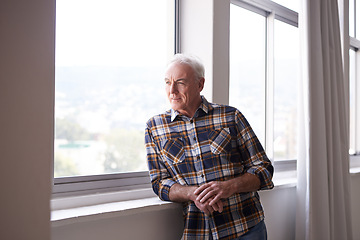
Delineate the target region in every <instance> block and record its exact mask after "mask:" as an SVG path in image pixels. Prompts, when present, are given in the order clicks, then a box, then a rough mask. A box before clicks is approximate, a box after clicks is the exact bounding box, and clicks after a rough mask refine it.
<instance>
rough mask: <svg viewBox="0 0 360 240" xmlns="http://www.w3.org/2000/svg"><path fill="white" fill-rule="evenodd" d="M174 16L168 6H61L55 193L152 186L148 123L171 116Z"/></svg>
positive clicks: (67, 2) (163, 1) (64, 1)
mask: <svg viewBox="0 0 360 240" xmlns="http://www.w3.org/2000/svg"><path fill="white" fill-rule="evenodd" d="M174 13H175V11H174V1H168V0H152V1H148V0H139V1H125V0H123V1H118V0H90V1H88V0H58V1H57V2H56V66H55V67H56V71H55V72H56V76H55V88H56V90H55V91H56V95H55V128H56V129H55V153H54V155H55V159H54V176H55V178H56V179H55V191H56V188H57V187H60V186H64V184H66V183H69V182H72V183H75V182H76V183H80V182H88V181H91V180H94V181H96V182H97V183H100V182H101V181H102V180H104V179H108V180H109V179H110V180H114V179H118V178H121V179H123V178H125V179H129V178H131V176H133V177H134V179H141V178H146V176H147V175H146V174H147V173H145V172H144V174H141V173H139V172H142V171H145V170H147V165H146V158H145V148H144V129H145V123H146V121H147V119H149V118H150V117H151V116H152V115H155V114H158V113H160V112H163V111H165V110H166V109H167V108H168V106H167V101H166V98H165V94H164V91H163V81H162V79H163V70H164V67H165V64H166V63H167V60H168V57H169V56H171V55H172V54H173V53H174V32H175V31H174V26H175V16H174ZM129 172H137V173H136V174H135V175H131V174H130V175H129V174H123V175H121V174H120V175H121V176H120V175H116V174H119V173H129ZM114 174H115V175H114ZM139 174H140V175H139ZM105 175H106V176H105ZM103 176H104V177H103ZM145 182H148V181H145ZM130 184H131V183H129V185H130ZM137 184H140V183H137ZM57 185H58V186H57ZM110 185H111V184H110ZM71 189H72V188H71Z"/></svg>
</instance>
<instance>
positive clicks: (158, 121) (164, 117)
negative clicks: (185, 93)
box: [146, 110, 171, 128]
mask: <svg viewBox="0 0 360 240" xmlns="http://www.w3.org/2000/svg"><path fill="white" fill-rule="evenodd" d="M169 122H171V111H170V110H168V111H166V112H164V113H160V114H157V115H155V116H153V117H151V118H150V119H149V120H148V121H147V122H146V126H147V127H148V128H151V127H155V126H158V125H164V124H167V123H169Z"/></svg>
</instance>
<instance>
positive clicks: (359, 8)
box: [355, 0, 360, 39]
mask: <svg viewBox="0 0 360 240" xmlns="http://www.w3.org/2000/svg"><path fill="white" fill-rule="evenodd" d="M355 4H356V14H355V18H356V19H355V21H356V38H357V39H360V1H356V0H355Z"/></svg>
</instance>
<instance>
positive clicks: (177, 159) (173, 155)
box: [161, 138, 185, 164]
mask: <svg viewBox="0 0 360 240" xmlns="http://www.w3.org/2000/svg"><path fill="white" fill-rule="evenodd" d="M161 154H162V155H163V156H164V157H165V159H166V160H167V161H168V162H169V163H170V164H178V163H182V162H183V161H184V160H185V150H184V140H183V139H182V138H177V139H167V140H166V141H165V142H164V144H163V147H162V150H161Z"/></svg>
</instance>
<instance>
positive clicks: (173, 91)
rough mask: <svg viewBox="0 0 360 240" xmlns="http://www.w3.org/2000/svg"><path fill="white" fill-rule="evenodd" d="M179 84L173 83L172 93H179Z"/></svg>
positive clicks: (171, 86)
mask: <svg viewBox="0 0 360 240" xmlns="http://www.w3.org/2000/svg"><path fill="white" fill-rule="evenodd" d="M177 90H178V89H177V84H176V83H175V82H173V83H171V85H170V93H176V92H177Z"/></svg>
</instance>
